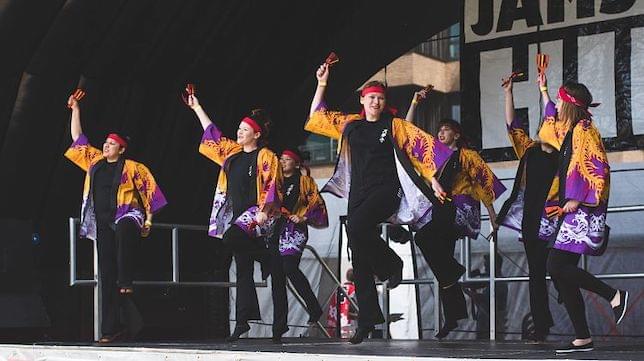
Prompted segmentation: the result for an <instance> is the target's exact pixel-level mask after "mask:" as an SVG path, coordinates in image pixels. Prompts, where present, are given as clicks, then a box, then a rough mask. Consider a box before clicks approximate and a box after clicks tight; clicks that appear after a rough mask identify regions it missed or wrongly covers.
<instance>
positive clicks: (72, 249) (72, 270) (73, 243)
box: [69, 218, 357, 341]
mask: <svg viewBox="0 0 644 361" xmlns="http://www.w3.org/2000/svg"><path fill="white" fill-rule="evenodd" d="M78 223H79V220H78V218H69V285H70V286H93V288H94V302H93V303H94V305H93V319H94V340H95V341H97V340H99V339H100V337H101V322H102V320H101V312H100V310H101V297H100V294H101V293H100V287H101V284H100V282H98V280H99V268H98V250H97V243H96V241H93V242H92V243H93V252H92V253H93V279H79V278H78V276H77V271H76V268H77V259H76V252H77V241H78ZM152 227H153V228H158V229H169V230H171V235H172V238H171V242H172V253H171V260H172V264H171V267H172V279H171V280H158V281H133V282H132V283H133V284H134V285H136V286H177V287H225V288H231V287H236V286H237V284H236V283H235V282H210V281H197V282H195V281H181V279H180V273H179V230H189V231H203V232H207V231H208V227H205V226H196V225H184V224H168V223H155V224H154V225H153V226H152ZM305 249H308V250H309V251H310V252H311V253H312V254H313V256H314V257H315V259H316V261H317V262H318V263H320V265H321V266H322V269H323V270H324V271H325V272H326V273H327V274H328V275H329V276H330V277H331V279H332V281H333V282H334V284H336V285H337V286H338V288H337V289H338V291H339V292H342V293H344V295H345V296H346V297H347V298H348V299H349V300H350V302H352V303H353V304H354V306H355V307H356V309H357V305H356V304H355V302H354V301H353V299H351V298H350V297H349V296H348V294H347V293H346V291H345V290H344V288H342V284H341V283H340V281H339V280H338V278H337V277H336V276H335V274H334V273H333V271H331V268H330V267H329V266H328V265H327V264H326V262H324V260H323V259H322V257H321V256H320V255H319V254H318V252H317V251H316V250H315V249H314V248H313V247H311V246H309V245H306V246H305ZM287 285H288V289H289V290H290V291H291V292H292V293H293V294H294V295H295V299H296V300H297V301H298V302H299V303H300V305H302V306H303V307H304V308H305V309H306V303H305V302H304V299H303V298H302V296H301V295H300V294H299V293H298V292H297V290H296V289H295V288H294V287H293V285H292V284H291V282H290V281H288V282H287ZM255 286H256V287H267V282H266V281H263V282H256V283H255ZM334 292H336V291H335V290H334ZM338 315H339V313H338ZM338 317H339V316H338ZM339 323H340V319H339V318H338V324H339ZM317 326H318V327H319V329H320V330H321V332H322V333H323V334H324V335H325V336H326V337H331V336H330V335H329V333H328V331H327V330H326V328H325V327H324V326H323V325H322V323H321V322H320V321H318V322H317Z"/></svg>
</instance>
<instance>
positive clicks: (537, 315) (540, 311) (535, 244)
mask: <svg viewBox="0 0 644 361" xmlns="http://www.w3.org/2000/svg"><path fill="white" fill-rule="evenodd" d="M523 247H524V248H525V254H526V258H527V259H528V270H529V277H528V278H529V281H528V288H529V290H530V313H531V314H532V319H533V321H534V326H535V332H536V333H537V334H539V335H546V334H548V333H549V330H550V327H552V326H553V325H554V322H553V320H552V314H551V313H550V304H549V298H548V285H547V283H546V262H547V260H548V253H549V250H550V248H549V247H548V242H546V241H542V240H540V239H536V238H531V239H525V240H523Z"/></svg>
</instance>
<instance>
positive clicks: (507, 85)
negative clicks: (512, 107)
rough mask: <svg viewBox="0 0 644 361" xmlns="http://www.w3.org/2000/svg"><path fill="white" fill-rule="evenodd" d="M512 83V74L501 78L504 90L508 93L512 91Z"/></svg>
mask: <svg viewBox="0 0 644 361" xmlns="http://www.w3.org/2000/svg"><path fill="white" fill-rule="evenodd" d="M512 83H513V79H512V77H511V76H509V77H507V78H501V87H503V90H504V91H505V92H506V93H511V92H512Z"/></svg>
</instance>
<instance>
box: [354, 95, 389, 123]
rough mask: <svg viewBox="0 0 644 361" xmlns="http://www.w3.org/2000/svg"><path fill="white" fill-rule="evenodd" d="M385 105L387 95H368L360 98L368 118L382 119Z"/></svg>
mask: <svg viewBox="0 0 644 361" xmlns="http://www.w3.org/2000/svg"><path fill="white" fill-rule="evenodd" d="M385 103H386V100H385V95H384V94H382V93H376V92H374V93H367V94H365V95H364V96H363V97H360V104H362V106H363V107H364V112H365V114H366V115H367V117H368V118H375V119H378V118H380V114H382V111H383V110H384V109H385Z"/></svg>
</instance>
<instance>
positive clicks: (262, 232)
mask: <svg viewBox="0 0 644 361" xmlns="http://www.w3.org/2000/svg"><path fill="white" fill-rule="evenodd" d="M257 213H259V207H257V206H252V207H250V208H248V209H247V210H246V211H245V212H244V213H242V214H241V215H240V216H239V217H237V219H236V220H235V222H234V224H235V225H236V226H238V227H239V228H241V229H242V231H244V232H245V233H246V234H247V235H248V236H250V237H263V236H266V235H268V234H270V233H271V232H272V230H273V226H274V225H275V221H276V219H275V217H271V216H269V217H268V220H267V221H266V223H264V224H263V225H261V226H260V225H259V224H257V222H256V221H255V219H256V217H257Z"/></svg>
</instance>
